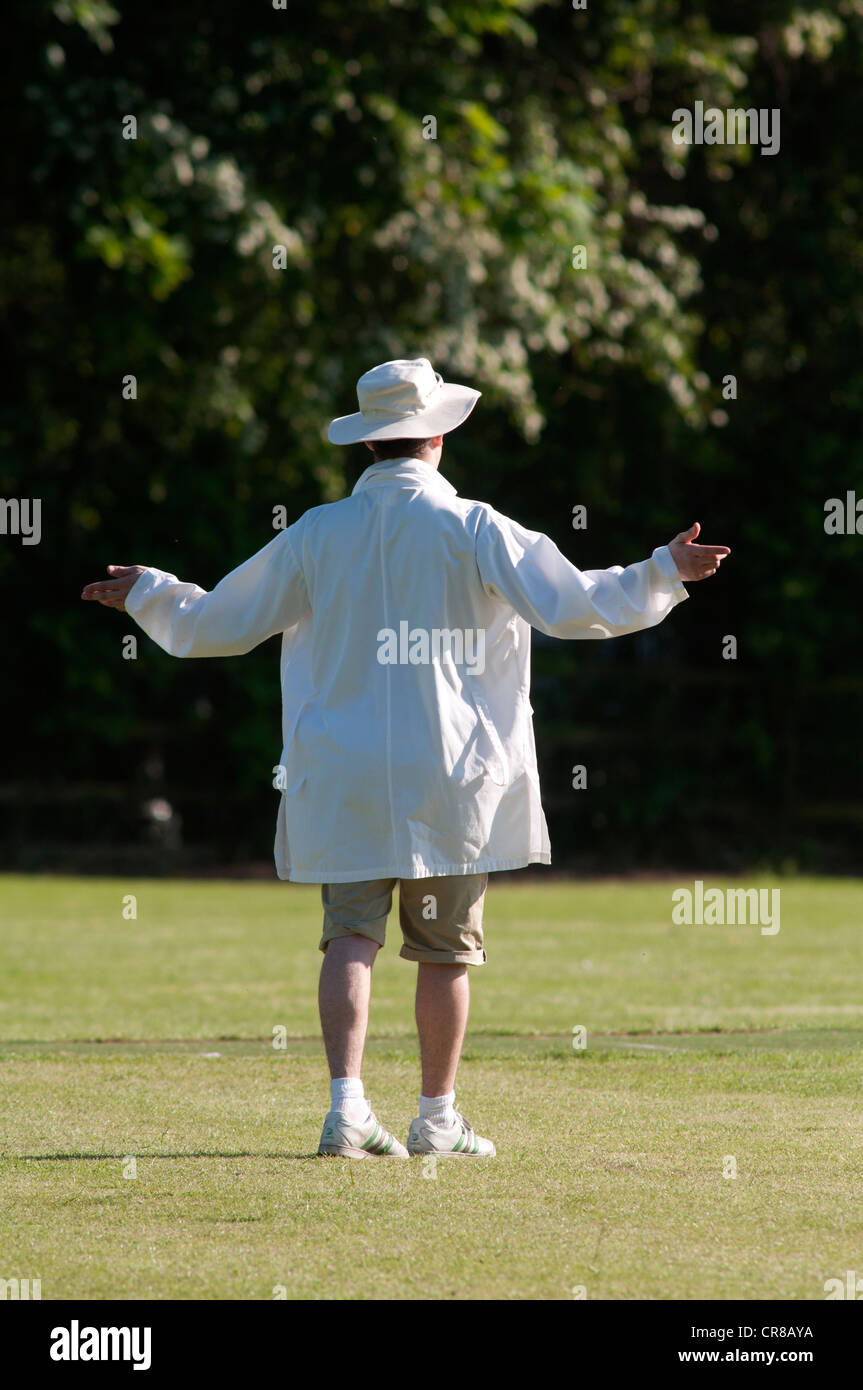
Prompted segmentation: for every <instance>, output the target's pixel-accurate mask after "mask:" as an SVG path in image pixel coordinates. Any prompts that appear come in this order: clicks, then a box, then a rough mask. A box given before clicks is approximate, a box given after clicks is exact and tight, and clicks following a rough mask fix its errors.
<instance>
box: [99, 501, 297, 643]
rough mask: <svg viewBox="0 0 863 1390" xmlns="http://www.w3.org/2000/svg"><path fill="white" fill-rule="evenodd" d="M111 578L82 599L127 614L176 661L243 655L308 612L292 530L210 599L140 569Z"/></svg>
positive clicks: (111, 569) (118, 568) (121, 568)
mask: <svg viewBox="0 0 863 1390" xmlns="http://www.w3.org/2000/svg"><path fill="white" fill-rule="evenodd" d="M289 529H292V528H289ZM108 573H109V575H110V576H111V578H110V579H105V580H100V581H97V582H96V583H94V584H88V585H87V586H86V588H85V589H84V591H83V593H82V594H81V597H82V598H83V599H88V600H91V601H95V602H97V603H101V604H103V605H104V606H105V607H106V608H117V609H119V610H120V612H126V613H129V614H130V615H131V616H132V617H133V618H134V619H135V621H136V622H137V623H138V625H139V626H140V627H142V628H143V630H144V631H145V632H146V633H147V634H148V636H150V637H152V639H153V641H154V642H157V643H158V645H159V646H160V647H162V648H163V649H164V650H165V651H166V652H168V653H169V654H170V655H171V656H241V655H243V653H245V652H249V651H251V650H252V648H253V647H256V646H258V644H259V643H260V642H263V641H265V639H266V638H267V637H272V636H273V635H274V634H275V633H277V632H284V631H285V630H286V629H287V628H290V627H293V626H294V625H295V624H296V623H298V622H300V621H301V620H302V619H303V618H304V617H305V616H306V615H307V614H308V613H309V612H310V611H311V609H310V605H309V596H308V592H307V590H306V585H305V580H304V578H303V573H302V569H301V567H300V565H299V562H298V560H297V558H296V553H295V550H294V546H293V544H292V537H291V536H290V535H289V534H288V531H281V532H280V533H279V535H278V536H276V537H275V538H274V539H273V540H272V541H270V543H269V545H265V546H264V548H263V550H259V551H258V553H257V555H253V556H252V557H251V559H249V560H246V562H245V564H242V565H240V566H239V568H238V569H235V570H233V571H232V572H231V573H230V574H228V575H226V576H225V578H224V579H222V580H221V581H220V582H219V583H218V584H217V585H216V587H215V589H213V590H212V592H211V593H207V592H206V591H205V590H204V589H201V588H199V586H198V585H197V584H184V583H182V582H181V581H180V580H179V579H178V578H177V577H176V575H173V574H167V573H165V571H163V570H158V569H152V568H147V567H145V566H143V565H109V566H108Z"/></svg>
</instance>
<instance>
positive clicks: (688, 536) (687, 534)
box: [674, 521, 701, 543]
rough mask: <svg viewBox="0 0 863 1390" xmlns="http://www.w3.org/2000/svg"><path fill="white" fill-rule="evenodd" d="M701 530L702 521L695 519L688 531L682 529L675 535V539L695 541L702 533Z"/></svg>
mask: <svg viewBox="0 0 863 1390" xmlns="http://www.w3.org/2000/svg"><path fill="white" fill-rule="evenodd" d="M700 531H701V523H700V522H699V521H693V523H692V525H691V526H690V528H689V530H688V531H681V532H680V533H679V534H678V535H676V536H675V537H674V539H675V540H676V541H683V542H684V543H687V542H689V541H694V540H695V537H696V536H697V535H698V534H699V533H700Z"/></svg>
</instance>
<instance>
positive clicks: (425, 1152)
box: [408, 1149, 497, 1158]
mask: <svg viewBox="0 0 863 1390" xmlns="http://www.w3.org/2000/svg"><path fill="white" fill-rule="evenodd" d="M408 1153H409V1155H410V1157H411V1158H428V1157H429V1156H430V1155H433V1156H434V1157H435V1158H497V1149H494V1150H493V1151H492V1153H490V1154H463V1153H458V1152H456V1151H454V1150H453V1149H408Z"/></svg>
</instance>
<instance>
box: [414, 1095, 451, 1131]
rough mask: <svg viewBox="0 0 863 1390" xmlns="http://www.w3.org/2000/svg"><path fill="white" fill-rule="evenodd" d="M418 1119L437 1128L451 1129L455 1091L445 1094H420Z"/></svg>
mask: <svg viewBox="0 0 863 1390" xmlns="http://www.w3.org/2000/svg"><path fill="white" fill-rule="evenodd" d="M420 1119H421V1120H428V1122H429V1124H432V1125H436V1126H437V1127H438V1129H452V1127H453V1125H454V1124H455V1091H447V1093H446V1095H445V1096H420Z"/></svg>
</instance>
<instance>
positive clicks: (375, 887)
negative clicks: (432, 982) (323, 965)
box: [320, 874, 488, 965]
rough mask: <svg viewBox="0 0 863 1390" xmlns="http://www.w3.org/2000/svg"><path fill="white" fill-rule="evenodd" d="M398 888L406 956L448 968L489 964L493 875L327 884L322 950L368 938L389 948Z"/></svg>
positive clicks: (323, 887) (323, 899)
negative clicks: (486, 920) (486, 923)
mask: <svg viewBox="0 0 863 1390" xmlns="http://www.w3.org/2000/svg"><path fill="white" fill-rule="evenodd" d="M396 884H398V885H399V923H400V925H401V929H402V935H403V937H404V944H403V946H402V948H401V950H400V951H399V955H400V956H403V957H404V959H405V960H419V961H433V962H434V961H437V962H439V963H440V964H442V965H446V964H451V965H484V964H485V960H486V954H485V951H484V950H483V944H482V909H483V903H484V901H485V890H486V888H487V886H488V874H447V875H446V876H444V877H442V878H375V879H370V880H369V881H368V882H365V883H323V884H321V902H322V903H323V905H324V934H323V936H322V937H321V941H320V949H321V950H322V951H326V949H327V946H328V945H329V943H330V942H331V941H335V940H336V938H337V937H339V936H368V937H371V939H372V941H377V943H378V945H380V946H383V944H384V936H385V933H386V927H387V917H388V916H389V914H390V909H391V908H392V905H393V889H394V888H395V886H396Z"/></svg>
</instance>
